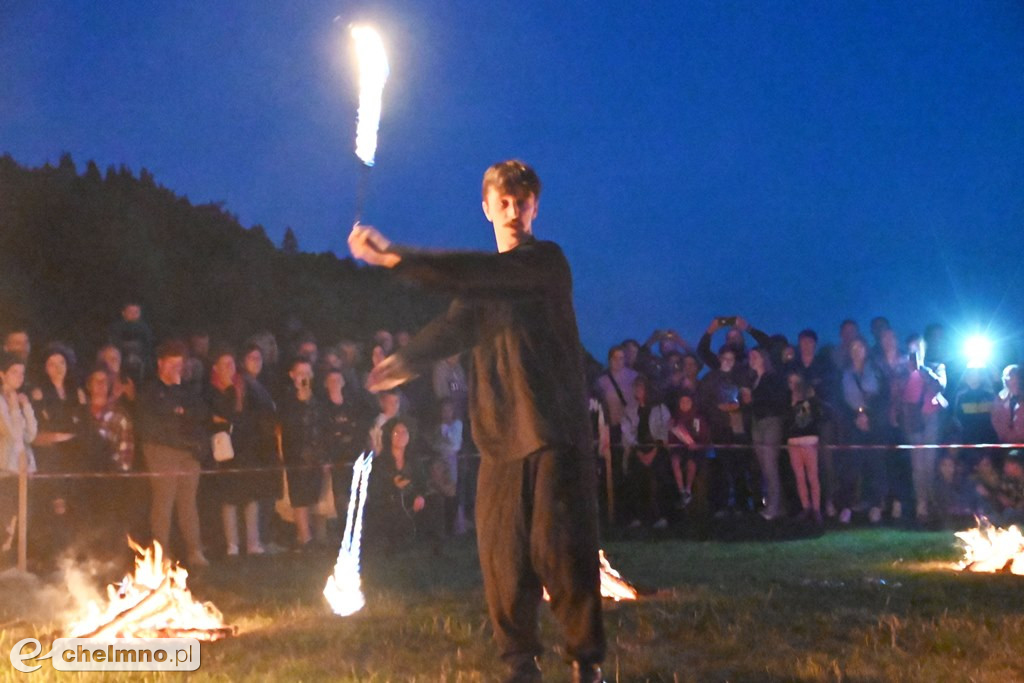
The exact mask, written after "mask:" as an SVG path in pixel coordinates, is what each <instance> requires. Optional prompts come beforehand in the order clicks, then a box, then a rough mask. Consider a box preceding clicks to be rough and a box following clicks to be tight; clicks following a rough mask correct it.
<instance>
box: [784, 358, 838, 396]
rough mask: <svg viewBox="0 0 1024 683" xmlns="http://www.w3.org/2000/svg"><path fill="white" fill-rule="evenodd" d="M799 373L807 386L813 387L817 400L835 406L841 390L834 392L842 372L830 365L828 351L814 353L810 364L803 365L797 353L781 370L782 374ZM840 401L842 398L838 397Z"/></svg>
mask: <svg viewBox="0 0 1024 683" xmlns="http://www.w3.org/2000/svg"><path fill="white" fill-rule="evenodd" d="M792 372H796V373H799V374H800V376H801V377H802V378H803V380H804V383H805V384H807V386H809V387H811V388H812V389H814V395H815V396H817V397H818V400H820V401H823V402H824V403H827V404H829V405H831V406H833V407H835V398H836V396H840V397H841V396H842V391H839V393H838V394H837V393H836V385H837V384H838V382H839V381H840V379H841V378H842V373H841V372H838V371H837V370H836V367H835V366H834V365H832V359H831V357H830V354H828V353H818V354H815V356H814V359H813V360H812V361H811V364H810V365H804V364H803V361H802V360H801V358H800V354H797V356H796V358H794V359H793V360H792V361H790V362H789V364H787V365H786V367H785V369H784V370H783V375H788V374H789V373H792ZM839 400H840V402H842V398H840V399H839Z"/></svg>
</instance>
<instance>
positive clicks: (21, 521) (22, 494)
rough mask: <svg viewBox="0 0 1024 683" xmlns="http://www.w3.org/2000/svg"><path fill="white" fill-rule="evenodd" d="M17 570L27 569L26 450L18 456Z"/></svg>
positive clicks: (23, 570)
mask: <svg viewBox="0 0 1024 683" xmlns="http://www.w3.org/2000/svg"><path fill="white" fill-rule="evenodd" d="M18 571H20V572H27V571H28V451H27V450H26V449H25V448H22V449H21V454H20V455H19V456H18Z"/></svg>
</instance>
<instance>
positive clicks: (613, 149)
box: [0, 0, 1024, 357]
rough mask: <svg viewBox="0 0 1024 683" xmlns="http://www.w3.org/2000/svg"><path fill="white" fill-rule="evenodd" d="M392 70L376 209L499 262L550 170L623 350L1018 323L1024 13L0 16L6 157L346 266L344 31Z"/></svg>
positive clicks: (447, 9) (527, 10) (549, 190)
mask: <svg viewBox="0 0 1024 683" xmlns="http://www.w3.org/2000/svg"><path fill="white" fill-rule="evenodd" d="M353 21H370V22H372V23H374V24H375V25H376V26H377V27H378V29H379V30H380V31H381V33H382V34H383V36H384V39H385V43H386V45H387V47H388V51H389V54H390V57H391V68H392V77H391V80H390V81H389V83H388V86H387V88H386V90H385V94H384V114H383V120H382V124H381V133H380V135H381V137H380V147H379V149H378V154H377V166H376V167H375V168H374V169H373V172H372V175H371V179H370V182H371V194H370V197H369V199H368V202H367V206H366V209H365V211H364V220H365V221H366V222H370V223H373V224H375V225H377V226H379V227H380V228H381V229H382V230H383V231H384V232H385V233H386V234H388V235H389V236H391V237H393V238H394V239H396V240H398V241H402V242H409V243H418V244H425V245H431V246H441V247H455V246H458V247H471V248H481V249H493V248H494V241H493V235H492V234H491V233H490V226H489V225H488V224H487V223H486V222H485V221H484V218H483V215H482V213H481V211H480V197H479V182H480V175H481V173H482V171H483V169H484V168H485V167H486V166H487V165H489V164H490V163H492V162H494V161H498V160H501V159H503V158H507V157H511V156H515V157H520V158H522V159H524V160H526V161H528V162H529V163H531V164H533V165H534V166H535V167H536V169H537V170H538V172H539V174H540V176H541V179H542V181H543V182H544V192H543V194H542V197H541V210H540V216H539V217H538V219H537V221H536V222H535V224H534V227H535V231H536V232H537V234H538V235H539V236H542V237H550V238H551V239H554V240H556V241H558V242H559V243H560V244H561V245H562V246H563V248H564V249H565V251H566V253H567V255H568V257H569V259H570V262H571V264H572V266H573V270H574V274H575V279H576V302H577V312H578V315H579V321H580V328H581V333H582V336H583V339H584V342H585V343H586V345H587V346H588V348H589V349H590V350H591V351H592V352H594V353H595V354H597V355H598V356H599V357H603V355H604V350H605V349H606V348H607V346H608V345H609V344H611V343H613V342H617V341H619V340H621V339H622V338H623V337H626V336H635V337H640V338H641V339H642V338H643V337H644V336H646V334H647V333H648V332H649V331H650V330H651V329H653V328H655V327H675V328H677V329H678V330H679V331H680V332H682V334H683V335H684V337H686V338H687V339H690V340H691V341H693V342H694V343H695V342H696V338H697V336H699V334H700V331H701V330H702V329H703V328H704V326H705V325H706V324H707V322H708V320H709V319H710V318H711V317H712V316H714V315H728V314H735V313H739V314H741V315H744V316H746V317H747V318H748V319H750V320H751V322H753V323H754V324H756V325H758V326H760V327H763V328H765V329H767V330H768V331H772V332H774V331H781V332H784V333H786V334H788V335H790V336H791V337H793V336H795V334H796V332H797V331H798V330H799V329H801V328H802V327H806V326H812V327H816V328H817V329H818V330H819V332H821V333H822V336H823V337H824V338H834V337H835V335H836V328H837V326H838V323H839V321H840V320H841V319H842V318H844V317H853V318H856V319H858V320H859V321H860V322H861V324H862V326H863V327H864V328H866V327H867V323H868V321H869V319H870V317H871V316H873V315H877V314H885V315H888V316H889V317H890V319H891V320H892V321H893V323H894V325H895V326H896V328H897V330H898V331H899V333H900V335H901V336H904V335H905V334H907V333H909V332H911V331H913V330H914V329H915V328H918V329H919V328H920V327H922V326H923V325H924V324H925V323H927V322H929V321H932V320H941V321H943V322H945V323H946V324H947V325H948V326H949V328H950V329H951V330H952V331H953V332H954V333H960V332H967V331H971V330H973V329H974V328H975V327H980V328H982V329H985V328H988V327H991V328H992V330H993V331H994V332H996V333H1001V334H1007V333H1016V332H1018V331H1019V330H1020V328H1021V327H1024V286H1022V285H1024V272H1022V270H1021V263H1022V253H1024V229H1022V228H1024V4H1022V3H1020V2H1016V1H1006V2H891V3H890V2H838V1H837V2H810V1H806V2H767V1H760V2H758V1H754V0H750V1H744V2H699V3H698V2H615V3H611V2H600V1H595V0H591V1H589V2H567V1H563V2H519V3H504V2H502V3H489V2H479V1H477V2H470V1H468V0H467V1H463V0H460V1H458V2H453V1H445V0H436V1H430V2H427V1H425V0H424V1H421V2H386V3H372V4H368V3H363V4H358V3H341V2H315V1H310V2H299V3H285V2H276V3H269V2H264V3H260V2H255V1H253V0H246V1H242V0H216V1H215V2H202V3H200V2H195V3H176V2H148V1H147V2H143V1H141V0H136V1H134V2H104V3H96V2H84V1H80V0H74V1H72V0H63V1H60V2H57V1H54V0H31V1H29V0H15V1H14V2H6V3H2V4H0V152H9V153H10V154H11V155H12V156H13V157H14V158H15V159H16V160H17V161H18V162H20V163H22V164H26V165H31V166H37V165H40V164H42V163H44V162H46V161H50V162H56V161H57V159H58V158H59V156H60V154H61V153H62V152H65V151H67V152H70V153H71V154H72V155H73V156H74V158H75V160H76V162H78V164H79V169H80V170H81V169H82V168H83V167H84V163H85V162H86V161H87V160H88V159H94V160H95V161H96V162H97V163H98V164H99V166H100V168H101V169H102V168H105V167H106V166H107V165H109V164H115V165H117V164H122V163H123V164H126V165H127V166H129V167H130V168H132V169H133V170H135V171H136V172H137V171H138V170H139V169H140V168H142V167H145V168H147V169H149V170H150V171H151V172H152V173H153V174H154V175H155V177H156V180H157V182H159V183H161V184H162V185H164V186H166V187H168V188H170V189H172V190H174V191H175V192H178V193H179V194H185V195H187V196H188V197H189V198H190V199H191V200H192V201H193V202H196V203H200V202H207V201H223V202H224V203H225V208H226V209H227V210H228V211H230V212H232V213H234V214H237V215H238V217H239V219H240V220H241V222H242V223H243V224H244V225H246V226H249V225H253V224H257V223H259V224H262V225H263V226H265V228H266V230H267V232H268V234H269V235H270V237H271V238H272V239H274V240H275V241H279V240H280V237H281V235H282V234H283V232H284V230H285V227H286V226H292V227H293V228H294V230H295V232H296V234H297V235H298V238H299V243H300V246H301V248H303V249H304V250H308V251H322V250H334V251H336V252H337V253H339V255H345V253H346V252H345V250H344V238H345V235H346V234H347V231H348V228H349V224H350V222H351V217H352V215H353V206H354V201H355V193H356V183H357V180H358V167H357V161H356V160H355V158H354V156H353V154H352V145H353V137H354V129H355V107H356V100H355V97H356V93H355V84H354V68H353V65H352V63H351V59H350V54H349V52H348V50H347V45H348V43H347V33H346V27H347V26H348V24H349V23H351V22H353Z"/></svg>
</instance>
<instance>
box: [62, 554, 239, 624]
mask: <svg viewBox="0 0 1024 683" xmlns="http://www.w3.org/2000/svg"><path fill="white" fill-rule="evenodd" d="M128 544H129V545H131V547H132V550H134V551H135V552H136V554H137V555H138V557H136V558H135V573H134V575H132V574H128V575H126V576H125V577H124V579H122V580H121V582H120V583H119V584H111V585H109V586H107V598H108V604H107V606H106V607H101V606H100V605H98V604H97V603H95V602H93V603H91V604H90V605H89V607H88V609H87V613H86V615H85V616H84V617H82V618H81V619H78V620H77V621H75V622H74V623H72V624H71V625H70V626H68V628H67V632H68V633H69V634H70V635H69V637H71V638H196V639H197V640H219V639H220V638H223V637H225V636H229V635H234V634H235V633H236V632H237V629H236V628H235V627H234V626H226V625H225V624H224V616H223V615H222V614H221V613H220V610H218V609H217V608H216V607H214V606H213V604H212V603H209V602H205V603H200V602H196V600H195V599H194V598H193V597H192V593H191V592H190V591H189V589H188V586H187V585H186V582H187V580H188V572H187V571H185V569H184V568H182V567H181V566H180V565H179V564H177V563H174V564H172V563H171V561H170V560H168V559H167V558H165V557H164V554H163V548H161V547H160V544H159V543H157V542H156V541H154V542H153V547H151V548H143V547H141V546H139V545H138V544H136V543H135V542H134V541H132V540H131V539H128Z"/></svg>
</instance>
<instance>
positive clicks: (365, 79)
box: [351, 26, 390, 223]
mask: <svg viewBox="0 0 1024 683" xmlns="http://www.w3.org/2000/svg"><path fill="white" fill-rule="evenodd" d="M351 34H352V40H353V42H354V44H355V50H356V61H357V63H358V69H359V110H358V112H357V113H356V156H357V157H359V160H360V161H361V162H362V164H363V172H362V174H361V175H360V177H359V190H358V194H357V195H356V217H355V222H356V223H358V222H359V219H360V218H361V217H362V213H363V200H364V199H365V198H366V182H367V175H368V174H369V171H370V169H371V168H372V167H373V164H374V157H375V156H376V154H377V129H378V128H379V127H380V112H381V104H382V99H383V95H384V84H385V83H386V82H387V80H388V74H389V73H390V71H389V69H388V56H387V53H386V52H385V51H384V42H383V41H382V40H381V38H380V34H379V33H377V31H375V30H374V29H372V28H370V27H368V26H353V27H352V30H351Z"/></svg>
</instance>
